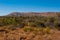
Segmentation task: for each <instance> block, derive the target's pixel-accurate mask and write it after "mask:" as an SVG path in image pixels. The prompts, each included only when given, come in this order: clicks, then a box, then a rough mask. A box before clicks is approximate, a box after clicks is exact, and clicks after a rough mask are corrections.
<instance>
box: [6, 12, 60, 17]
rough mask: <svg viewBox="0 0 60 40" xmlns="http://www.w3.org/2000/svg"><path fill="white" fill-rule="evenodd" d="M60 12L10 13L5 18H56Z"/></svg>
mask: <svg viewBox="0 0 60 40" xmlns="http://www.w3.org/2000/svg"><path fill="white" fill-rule="evenodd" d="M58 13H60V12H42V13H39V12H12V13H10V14H8V15H7V16H46V17H47V16H57V14H58Z"/></svg>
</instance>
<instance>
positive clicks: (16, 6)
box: [0, 0, 60, 16]
mask: <svg viewBox="0 0 60 40" xmlns="http://www.w3.org/2000/svg"><path fill="white" fill-rule="evenodd" d="M12 12H60V0H0V16H2V15H7V14H9V13H12Z"/></svg>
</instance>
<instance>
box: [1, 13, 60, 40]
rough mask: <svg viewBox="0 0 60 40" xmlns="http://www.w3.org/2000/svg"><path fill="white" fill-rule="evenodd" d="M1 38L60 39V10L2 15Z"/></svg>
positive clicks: (14, 39) (12, 39)
mask: <svg viewBox="0 0 60 40" xmlns="http://www.w3.org/2000/svg"><path fill="white" fill-rule="evenodd" d="M0 40H60V12H43V13H36V12H28V13H25V12H24V13H21V12H13V13H10V14H8V15H5V16H0Z"/></svg>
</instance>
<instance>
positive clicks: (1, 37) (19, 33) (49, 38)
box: [0, 27, 60, 40]
mask: <svg viewBox="0 0 60 40" xmlns="http://www.w3.org/2000/svg"><path fill="white" fill-rule="evenodd" d="M2 29H3V28H2ZM2 29H1V28H0V30H2ZM3 30H5V29H3ZM5 31H8V32H7V33H6V32H5ZM5 31H3V32H0V40H60V31H58V30H56V29H49V28H43V29H42V28H33V27H25V28H17V29H16V30H9V29H7V30H5Z"/></svg>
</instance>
